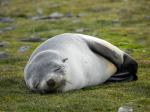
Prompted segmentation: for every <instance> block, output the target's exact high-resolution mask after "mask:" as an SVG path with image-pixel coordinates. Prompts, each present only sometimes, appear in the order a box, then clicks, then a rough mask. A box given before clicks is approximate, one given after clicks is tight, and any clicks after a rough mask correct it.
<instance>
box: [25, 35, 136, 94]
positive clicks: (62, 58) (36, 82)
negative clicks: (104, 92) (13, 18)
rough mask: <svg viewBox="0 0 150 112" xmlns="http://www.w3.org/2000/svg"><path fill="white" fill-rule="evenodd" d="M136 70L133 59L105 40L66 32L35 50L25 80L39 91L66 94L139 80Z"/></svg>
mask: <svg viewBox="0 0 150 112" xmlns="http://www.w3.org/2000/svg"><path fill="white" fill-rule="evenodd" d="M137 68H138V64H137V62H136V61H135V60H134V59H132V58H131V57H130V56H129V55H128V54H126V53H125V52H123V51H122V50H120V49H119V48H117V47H116V46H114V45H112V44H111V43H109V42H107V41H105V40H102V39H98V38H96V37H92V36H89V35H83V34H74V33H64V34H60V35H57V36H54V37H52V38H50V39H48V40H47V41H45V42H44V43H42V44H41V45H40V46H39V47H37V48H36V49H35V51H34V52H33V53H32V55H31V57H30V59H29V61H28V63H27V65H26V67H25V69H24V79H25V82H26V85H27V87H28V88H29V89H30V90H33V91H36V92H40V93H49V92H53V91H60V92H66V91H69V90H75V89H80V88H84V87H88V86H94V85H98V84H102V83H104V82H121V81H134V80H137V75H136V73H137Z"/></svg>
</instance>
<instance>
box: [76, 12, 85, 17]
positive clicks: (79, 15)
mask: <svg viewBox="0 0 150 112" xmlns="http://www.w3.org/2000/svg"><path fill="white" fill-rule="evenodd" d="M86 15H87V14H86V13H83V12H80V13H79V14H78V15H77V17H84V16H86Z"/></svg>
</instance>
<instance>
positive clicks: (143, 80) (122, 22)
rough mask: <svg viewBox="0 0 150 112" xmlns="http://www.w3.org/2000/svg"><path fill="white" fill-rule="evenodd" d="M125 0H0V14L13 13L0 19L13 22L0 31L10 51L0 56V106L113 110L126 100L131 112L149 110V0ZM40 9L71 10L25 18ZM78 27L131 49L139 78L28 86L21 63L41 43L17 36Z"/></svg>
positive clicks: (14, 110) (46, 111)
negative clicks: (70, 87) (55, 16)
mask: <svg viewBox="0 0 150 112" xmlns="http://www.w3.org/2000/svg"><path fill="white" fill-rule="evenodd" d="M126 1H128V2H126ZM126 1H125V0H92V1H91V0H86V1H83V0H53V1H52V0H36V1H35V0H33V1H31V0H0V4H1V5H0V9H1V10H0V16H4V17H5V16H6V17H11V18H14V19H15V21H14V22H12V23H0V28H4V27H7V26H15V27H16V29H14V30H12V31H8V32H5V33H1V34H0V40H3V41H8V42H9V44H8V46H7V47H4V48H0V51H6V52H7V53H8V54H9V55H10V58H9V59H8V60H0V111H2V112H3V111H4V112H5V111H6V112H9V111H10V112H29V111H31V112H50V111H52V112H60V111H61V112H117V110H118V108H119V107H120V106H125V105H127V106H131V107H133V109H134V111H135V112H149V110H150V81H149V80H150V77H149V73H150V46H149V45H150V27H149V25H150V19H146V17H148V16H149V18H150V15H149V11H150V7H149V6H150V1H148V0H126ZM3 2H6V3H5V4H4V5H2V3H3ZM39 9H40V10H42V11H43V15H49V14H50V13H52V12H60V13H63V14H66V13H67V12H72V14H73V17H72V18H65V19H61V20H55V21H50V20H38V21H33V20H31V19H29V17H30V16H36V15H37V10H39ZM95 10H97V11H95ZM79 13H85V16H83V17H76V16H77V15H78V14H79ZM76 19H77V20H76ZM75 21H78V22H75ZM80 28H84V29H88V30H85V31H84V32H83V33H84V34H88V35H95V36H97V37H100V38H103V39H105V40H107V41H109V42H111V43H113V44H114V45H116V46H118V47H119V48H121V49H122V50H124V51H126V50H127V49H131V50H132V52H131V53H130V55H132V56H133V57H134V58H135V59H136V60H137V62H138V63H139V69H138V77H139V80H138V81H136V82H129V83H125V82H124V83H116V84H103V85H99V86H96V87H90V88H85V89H81V90H77V91H71V92H66V93H55V94H48V95H40V94H35V93H32V92H30V91H29V90H28V89H27V88H26V86H25V84H24V80H23V69H24V67H25V65H26V63H27V60H28V58H29V56H30V55H31V53H32V52H33V50H34V49H35V48H36V47H37V46H38V45H39V44H40V43H28V42H20V41H19V39H21V38H24V37H30V36H34V35H39V36H41V37H42V38H50V37H52V36H54V35H56V34H60V33H64V32H75V31H76V29H80ZM24 45H28V46H30V47H31V48H30V49H29V51H27V52H24V53H19V52H18V49H19V48H20V47H21V46H24Z"/></svg>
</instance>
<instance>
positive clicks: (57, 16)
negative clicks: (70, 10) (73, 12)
mask: <svg viewBox="0 0 150 112" xmlns="http://www.w3.org/2000/svg"><path fill="white" fill-rule="evenodd" d="M63 17H64V15H63V14H62V13H59V12H54V13H52V14H50V15H49V16H33V17H31V19H32V20H44V19H61V18H63Z"/></svg>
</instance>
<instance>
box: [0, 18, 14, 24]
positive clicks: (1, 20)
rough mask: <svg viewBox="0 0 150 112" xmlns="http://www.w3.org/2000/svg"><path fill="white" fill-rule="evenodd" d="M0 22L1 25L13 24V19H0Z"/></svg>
mask: <svg viewBox="0 0 150 112" xmlns="http://www.w3.org/2000/svg"><path fill="white" fill-rule="evenodd" d="M0 22H1V23H10V22H14V19H12V18H9V17H0Z"/></svg>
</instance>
